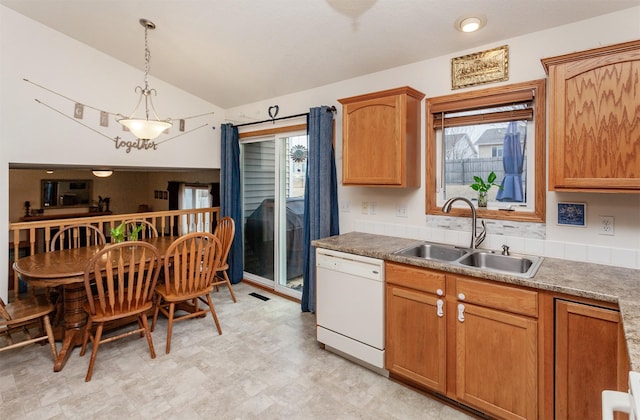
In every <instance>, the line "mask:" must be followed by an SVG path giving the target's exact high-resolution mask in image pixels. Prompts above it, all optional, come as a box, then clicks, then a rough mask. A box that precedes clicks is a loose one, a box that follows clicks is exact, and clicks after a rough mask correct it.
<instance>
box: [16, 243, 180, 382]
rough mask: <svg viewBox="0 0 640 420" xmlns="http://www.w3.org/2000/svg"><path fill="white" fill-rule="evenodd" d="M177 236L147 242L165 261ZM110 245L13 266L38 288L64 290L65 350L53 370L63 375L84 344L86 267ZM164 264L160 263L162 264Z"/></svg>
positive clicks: (49, 254) (58, 253)
mask: <svg viewBox="0 0 640 420" xmlns="http://www.w3.org/2000/svg"><path fill="white" fill-rule="evenodd" d="M176 239H177V238H176V237H175V236H162V237H157V238H147V239H143V240H144V241H145V242H148V243H150V244H152V245H154V246H155V247H156V248H157V249H158V251H159V253H160V257H161V259H162V260H163V259H164V256H165V254H166V251H167V248H169V245H171V243H172V242H173V241H174V240H176ZM105 246H108V244H107V245H93V246H87V247H80V248H71V249H63V250H58V251H52V252H43V253H39V254H33V255H29V256H27V257H22V258H19V259H18V260H16V261H15V262H14V263H13V269H14V270H15V271H16V272H17V273H18V276H19V277H20V278H21V279H22V280H25V281H27V282H28V283H29V284H30V285H31V286H35V287H57V286H62V290H63V305H64V309H63V318H62V322H63V326H62V334H61V337H59V338H60V339H61V340H62V348H61V349H60V351H59V352H58V358H57V359H56V360H55V362H54V366H53V370H54V371H55V372H59V371H61V370H62V368H63V367H64V365H65V363H66V362H67V360H68V359H69V355H70V354H71V351H72V350H73V348H74V347H76V346H79V345H82V339H83V335H84V327H85V325H86V323H87V314H86V313H85V311H84V309H83V305H84V302H85V301H86V300H87V294H86V291H85V286H84V266H85V263H86V262H87V261H89V259H91V257H93V256H94V255H95V254H96V253H97V252H98V251H100V250H102V249H103V248H104V247H105ZM162 263H163V262H162V261H160V264H162Z"/></svg>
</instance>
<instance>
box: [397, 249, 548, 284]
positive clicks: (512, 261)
mask: <svg viewBox="0 0 640 420" xmlns="http://www.w3.org/2000/svg"><path fill="white" fill-rule="evenodd" d="M394 255H399V256H403V257H408V258H415V259H422V260H432V261H438V262H442V263H446V264H451V265H457V266H464V267H469V268H477V269H479V270H481V271H486V272H494V273H495V272H497V273H508V274H511V275H514V276H518V277H526V278H531V277H533V276H534V275H535V274H536V272H537V271H538V268H539V267H540V264H542V257H538V256H533V255H519V254H511V255H502V254H499V253H497V252H496V251H491V250H487V249H470V248H458V247H455V246H453V245H447V244H439V243H434V242H424V243H422V244H419V245H415V246H412V247H409V248H404V249H401V250H399V251H396V252H394Z"/></svg>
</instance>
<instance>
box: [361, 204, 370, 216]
mask: <svg viewBox="0 0 640 420" xmlns="http://www.w3.org/2000/svg"><path fill="white" fill-rule="evenodd" d="M362 214H369V202H368V201H363V202H362Z"/></svg>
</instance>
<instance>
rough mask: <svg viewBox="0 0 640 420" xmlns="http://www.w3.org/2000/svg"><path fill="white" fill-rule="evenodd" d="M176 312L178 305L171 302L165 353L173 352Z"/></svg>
mask: <svg viewBox="0 0 640 420" xmlns="http://www.w3.org/2000/svg"><path fill="white" fill-rule="evenodd" d="M175 310H176V304H175V303H173V302H171V303H170V304H169V324H168V325H167V347H166V348H165V353H166V354H169V352H170V351H171V332H172V330H173V314H174V312H175Z"/></svg>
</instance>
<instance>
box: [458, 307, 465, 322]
mask: <svg viewBox="0 0 640 420" xmlns="http://www.w3.org/2000/svg"><path fill="white" fill-rule="evenodd" d="M458 321H460V322H464V304H463V303H459V304H458Z"/></svg>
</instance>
